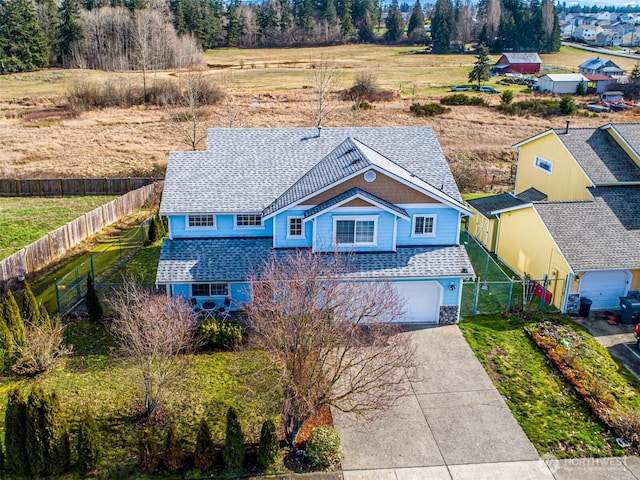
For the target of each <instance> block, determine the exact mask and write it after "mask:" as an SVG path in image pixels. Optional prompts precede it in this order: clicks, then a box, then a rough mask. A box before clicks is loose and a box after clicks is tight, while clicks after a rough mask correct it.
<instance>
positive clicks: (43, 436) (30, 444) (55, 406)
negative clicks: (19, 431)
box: [26, 385, 71, 476]
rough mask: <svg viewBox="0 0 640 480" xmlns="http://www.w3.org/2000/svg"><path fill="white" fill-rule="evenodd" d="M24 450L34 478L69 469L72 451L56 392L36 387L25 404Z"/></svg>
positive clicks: (56, 473)
mask: <svg viewBox="0 0 640 480" xmlns="http://www.w3.org/2000/svg"><path fill="white" fill-rule="evenodd" d="M26 423H27V428H26V451H27V455H28V457H29V468H30V472H31V474H32V475H34V476H42V475H59V474H61V473H63V472H65V471H66V470H68V468H69V465H70V463H71V449H70V445H69V433H68V431H67V426H66V421H65V419H64V416H63V414H62V408H61V406H60V401H59V400H58V397H57V395H56V394H55V393H51V394H48V393H46V392H45V391H44V390H42V388H41V387H40V386H38V385H36V386H35V387H33V389H32V390H31V394H30V395H29V400H28V401H27V415H26Z"/></svg>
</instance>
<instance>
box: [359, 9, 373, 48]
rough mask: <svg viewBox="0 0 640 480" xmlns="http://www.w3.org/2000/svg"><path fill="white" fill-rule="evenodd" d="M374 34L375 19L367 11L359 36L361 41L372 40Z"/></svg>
mask: <svg viewBox="0 0 640 480" xmlns="http://www.w3.org/2000/svg"><path fill="white" fill-rule="evenodd" d="M374 36H375V34H374V32H373V21H372V20H371V14H370V13H369V12H368V11H367V12H365V14H364V18H363V19H362V23H361V24H360V28H359V29H358V38H359V39H360V41H361V42H371V41H372V40H373V37H374Z"/></svg>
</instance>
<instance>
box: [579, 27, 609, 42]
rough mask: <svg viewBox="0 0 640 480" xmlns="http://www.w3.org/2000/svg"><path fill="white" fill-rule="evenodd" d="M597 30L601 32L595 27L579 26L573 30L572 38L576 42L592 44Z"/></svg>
mask: <svg viewBox="0 0 640 480" xmlns="http://www.w3.org/2000/svg"><path fill="white" fill-rule="evenodd" d="M598 29H600V30H602V28H600V27H597V26H595V25H588V24H581V25H578V26H577V27H576V28H575V30H574V31H573V35H572V36H573V38H575V39H576V40H581V41H583V42H587V43H593V42H595V40H596V34H597V33H598V31H599V30H598Z"/></svg>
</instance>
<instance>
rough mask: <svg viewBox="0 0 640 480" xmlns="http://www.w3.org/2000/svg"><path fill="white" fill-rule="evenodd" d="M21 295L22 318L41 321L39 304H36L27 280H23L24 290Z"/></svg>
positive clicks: (27, 320) (36, 321) (28, 320)
mask: <svg viewBox="0 0 640 480" xmlns="http://www.w3.org/2000/svg"><path fill="white" fill-rule="evenodd" d="M22 295H23V298H22V319H23V320H24V321H25V322H31V323H41V319H42V316H41V314H40V305H38V301H37V300H36V296H35V295H34V294H33V290H31V285H29V282H24V292H23V293H22Z"/></svg>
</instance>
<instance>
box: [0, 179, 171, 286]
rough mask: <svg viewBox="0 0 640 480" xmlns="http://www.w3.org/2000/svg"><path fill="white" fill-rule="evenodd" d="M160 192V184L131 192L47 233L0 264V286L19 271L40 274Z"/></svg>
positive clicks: (14, 277) (15, 277)
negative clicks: (50, 264) (39, 271)
mask: <svg viewBox="0 0 640 480" xmlns="http://www.w3.org/2000/svg"><path fill="white" fill-rule="evenodd" d="M161 190H162V182H157V183H154V184H151V185H146V186H144V187H141V188H138V189H136V190H132V191H130V192H128V193H126V194H125V195H123V196H121V197H119V198H116V199H115V200H112V201H111V202H109V203H107V204H106V205H102V206H101V207H98V208H95V209H94V210H91V211H90V212H89V213H85V214H84V215H82V216H81V217H78V218H76V219H75V220H72V221H71V222H69V223H67V224H66V225H64V226H62V227H60V228H58V229H56V230H54V231H52V232H49V233H48V234H47V235H45V236H44V237H42V238H41V239H39V240H36V241H35V242H33V243H32V244H31V245H28V246H26V247H25V248H23V249H22V250H20V251H19V252H18V253H15V254H13V255H11V256H10V257H8V258H5V259H4V260H2V261H0V282H5V281H9V280H15V279H17V277H18V273H19V272H20V271H21V270H23V271H24V272H25V273H29V272H35V271H37V270H40V269H41V268H43V267H45V266H47V265H48V264H49V263H51V262H52V261H54V260H57V259H58V258H60V257H62V256H63V255H64V254H65V253H66V252H67V250H70V249H72V248H73V247H75V246H77V245H78V244H80V243H81V242H82V241H83V240H85V239H87V238H88V237H90V236H91V235H93V234H95V233H97V232H99V231H100V230H102V229H103V228H104V227H106V226H107V225H111V224H112V223H115V222H117V221H118V220H120V219H121V218H123V217H126V216H127V215H129V214H131V213H133V212H134V211H135V210H138V209H139V208H141V207H142V206H143V205H144V204H145V203H147V202H148V201H149V200H150V199H151V198H153V197H154V196H155V195H157V194H159V192H160V191H161Z"/></svg>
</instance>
